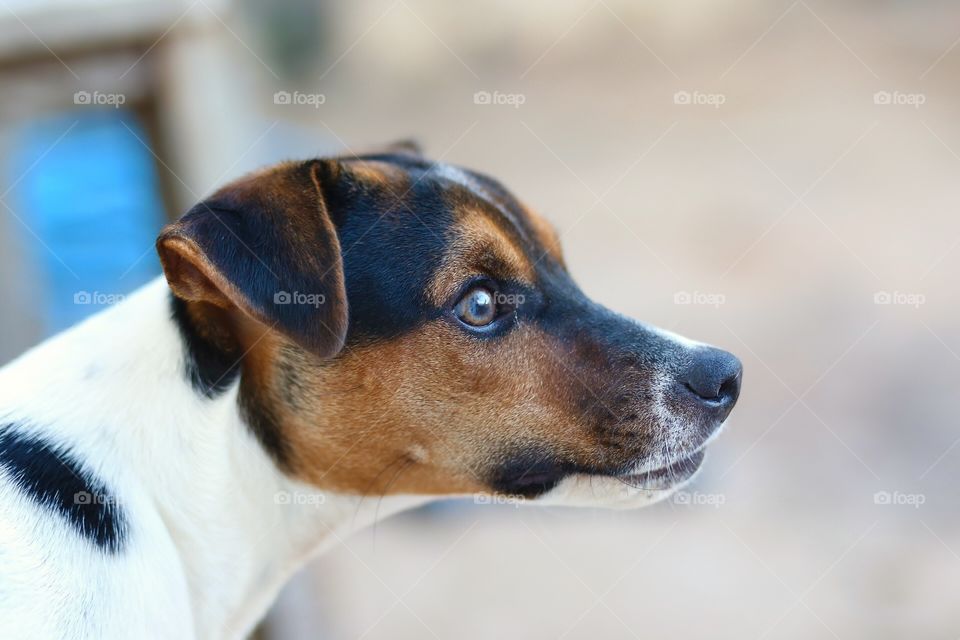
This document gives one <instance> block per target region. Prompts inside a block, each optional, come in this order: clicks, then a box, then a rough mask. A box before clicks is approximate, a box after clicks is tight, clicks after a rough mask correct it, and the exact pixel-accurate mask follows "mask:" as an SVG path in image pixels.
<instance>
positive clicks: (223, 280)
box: [158, 148, 740, 506]
mask: <svg viewBox="0 0 960 640" xmlns="http://www.w3.org/2000/svg"><path fill="white" fill-rule="evenodd" d="M158 247H159V250H160V254H161V259H162V261H163V264H164V269H165V272H166V275H167V278H168V280H169V282H170V284H171V287H172V289H173V291H174V292H175V294H176V295H177V296H178V297H179V298H180V299H182V300H183V301H186V302H185V305H186V306H185V307H184V308H185V313H183V314H182V315H183V318H184V321H186V322H188V323H189V324H190V325H191V327H190V329H189V331H190V333H191V335H192V336H193V339H192V340H191V341H190V342H192V343H195V344H199V345H200V346H201V353H199V354H193V357H194V359H195V360H197V359H200V360H207V361H209V360H210V359H211V358H212V359H213V360H214V361H219V362H220V363H229V362H230V361H232V359H236V360H237V361H239V362H241V364H240V372H239V375H240V391H239V393H240V403H241V405H242V407H243V410H244V413H245V416H246V418H247V420H248V422H249V423H250V425H251V428H252V429H253V431H254V433H255V434H256V435H257V436H258V437H259V439H260V441H261V442H262V443H263V445H264V446H265V447H266V448H267V449H268V451H269V452H270V453H271V455H272V456H273V457H274V459H275V460H276V462H277V464H278V465H279V466H280V467H281V468H282V469H283V470H284V471H285V472H286V473H288V474H290V475H292V476H295V477H297V478H299V479H302V480H304V481H306V482H308V483H312V484H314V485H316V486H318V487H321V488H327V489H331V490H336V491H344V492H353V493H358V494H385V493H418V494H463V493H473V492H497V493H501V494H508V495H514V496H523V497H526V498H540V499H542V500H544V501H554V502H563V503H571V504H572V503H586V504H599V503H607V504H617V505H621V506H624V505H633V504H642V503H644V502H648V501H650V500H652V499H656V498H658V497H662V496H663V495H666V493H667V492H669V490H670V489H672V488H674V487H676V486H678V485H679V484H682V483H683V482H684V481H686V480H688V479H689V478H690V477H691V476H692V475H693V473H694V472H695V471H696V469H697V468H698V466H699V465H700V462H701V460H702V456H703V454H702V448H703V446H704V445H705V443H706V442H707V441H708V440H709V439H710V437H711V436H712V435H713V434H714V433H716V432H717V430H718V429H719V427H720V425H721V424H722V423H723V421H724V420H725V419H726V417H727V415H728V414H729V412H730V410H731V409H732V407H733V405H734V403H735V402H736V400H737V395H738V393H739V385H740V364H739V362H738V361H737V360H736V358H734V357H733V356H731V355H729V354H727V353H725V352H722V351H719V350H717V349H713V348H710V347H707V346H705V345H700V344H697V343H692V342H690V341H686V340H683V339H681V338H678V337H676V336H673V335H671V334H668V333H666V332H662V331H659V330H657V329H654V328H652V327H648V326H644V325H642V324H638V323H636V322H634V321H632V320H629V319H626V318H623V317H620V316H618V315H616V314H614V313H612V312H611V311H609V310H607V309H605V308H603V307H601V306H599V305H597V304H596V303H594V302H592V301H590V300H589V299H588V298H587V297H586V296H585V295H584V294H583V292H581V291H580V289H579V288H578V287H577V285H576V284H575V283H574V281H573V280H572V278H571V277H570V275H569V273H568V272H567V269H566V266H565V265H564V262H563V257H562V254H561V251H560V244H559V240H558V237H557V234H556V233H555V232H554V231H553V229H552V228H551V227H550V226H549V225H548V224H547V223H546V222H545V221H544V220H543V219H542V218H541V217H540V216H538V215H537V214H535V213H534V212H533V211H531V210H530V209H528V208H527V207H525V206H524V205H523V204H521V203H520V202H519V201H518V200H517V199H515V198H514V197H513V196H512V195H510V193H509V192H507V190H506V189H505V188H504V187H503V186H502V185H500V184H499V183H498V182H496V181H494V180H492V179H490V178H488V177H485V176H482V175H479V174H476V173H472V172H469V171H466V170H463V169H458V168H454V167H451V166H448V165H436V164H433V163H431V162H429V161H428V160H425V159H423V158H422V157H421V156H419V154H417V153H415V152H412V151H410V150H407V149H405V148H404V149H391V150H389V151H386V152H384V153H380V154H372V155H367V156H362V157H351V158H346V157H344V158H339V159H326V160H316V161H310V162H305V163H294V164H285V165H281V166H279V167H276V168H273V169H270V170H267V171H264V172H261V173H259V174H256V175H253V176H251V177H248V178H245V179H243V180H241V181H239V182H237V183H234V184H233V185H230V186H228V187H226V188H224V189H222V190H221V191H220V192H218V193H217V194H215V195H214V196H213V197H212V198H210V199H209V200H207V201H206V202H205V203H201V204H200V205H198V206H197V207H195V208H194V209H193V210H192V211H191V212H190V213H188V214H187V215H186V216H185V217H184V218H183V219H181V220H180V221H179V222H177V223H175V224H174V225H171V226H170V227H168V229H167V230H165V232H164V234H163V235H162V236H161V238H160V240H159V242H158ZM180 304H181V306H183V305H184V303H182V302H181V303H180ZM218 359H219V360H218ZM201 364H202V363H201ZM194 365H195V366H196V362H195V363H194ZM224 369H225V371H226V370H227V369H228V367H224ZM206 391H208V392H209V393H213V389H207V390H206Z"/></svg>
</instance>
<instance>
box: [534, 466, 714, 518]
mask: <svg viewBox="0 0 960 640" xmlns="http://www.w3.org/2000/svg"><path fill="white" fill-rule="evenodd" d="M697 473H699V470H698V471H697V472H696V473H694V474H693V475H691V476H689V477H688V478H686V479H684V480H680V481H677V482H676V483H674V484H671V485H670V486H669V487H664V488H643V487H641V486H638V485H636V484H634V483H632V482H631V481H629V480H626V479H624V478H621V477H617V476H599V475H589V474H583V473H578V474H572V475H569V476H567V477H566V478H564V479H563V480H561V481H560V483H559V484H558V485H557V486H556V487H554V488H553V489H551V490H550V491H548V492H547V493H545V494H543V495H542V496H540V497H539V498H537V499H536V500H533V501H531V502H533V503H535V504H540V505H545V506H561V507H602V508H605V509H637V508H639V507H645V506H648V505H651V504H654V503H656V502H660V501H661V500H665V499H666V498H669V497H670V495H671V494H673V493H674V492H676V491H678V490H680V489H682V488H683V487H684V486H686V485H687V484H689V483H690V482H692V481H693V479H694V478H695V477H696V475H697Z"/></svg>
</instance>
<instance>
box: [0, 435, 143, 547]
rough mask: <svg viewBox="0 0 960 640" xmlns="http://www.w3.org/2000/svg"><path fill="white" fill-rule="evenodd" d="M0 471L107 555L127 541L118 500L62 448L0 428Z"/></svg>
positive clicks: (126, 531) (125, 527) (123, 519)
mask: <svg viewBox="0 0 960 640" xmlns="http://www.w3.org/2000/svg"><path fill="white" fill-rule="evenodd" d="M0 468H2V469H3V472H4V475H6V476H8V477H9V478H11V479H12V481H13V483H14V485H15V486H16V487H17V488H18V489H19V490H20V491H22V492H23V493H24V494H25V495H26V496H28V497H29V498H30V499H31V500H33V501H34V502H36V503H37V504H38V505H39V506H41V507H43V508H45V509H49V510H51V511H53V512H54V513H56V514H57V515H58V516H60V517H61V518H63V519H64V520H66V521H67V523H68V524H69V525H70V526H71V527H73V529H74V530H75V531H76V532H77V534H79V535H80V537H82V538H85V539H86V540H89V541H90V542H92V543H93V544H94V545H96V546H97V547H98V548H100V549H101V550H103V551H105V552H107V553H118V552H119V551H120V550H121V549H122V547H123V545H124V542H125V541H126V539H127V533H128V527H127V523H126V518H125V515H124V512H123V509H121V507H120V505H119V504H118V501H117V497H116V496H115V495H113V494H112V493H110V491H109V490H108V489H107V487H106V486H105V485H104V484H103V483H102V482H101V481H100V480H98V479H97V478H96V477H95V476H94V475H93V474H92V473H90V472H89V471H88V470H87V469H85V468H84V467H83V465H81V464H80V462H79V461H77V460H76V459H75V458H74V457H73V456H71V455H70V454H69V453H68V452H67V451H65V450H63V449H62V448H57V447H55V446H54V445H52V444H51V443H49V442H45V441H44V440H42V439H41V438H39V437H37V436H33V435H28V434H24V433H18V432H17V431H15V427H14V425H10V424H6V425H2V426H0Z"/></svg>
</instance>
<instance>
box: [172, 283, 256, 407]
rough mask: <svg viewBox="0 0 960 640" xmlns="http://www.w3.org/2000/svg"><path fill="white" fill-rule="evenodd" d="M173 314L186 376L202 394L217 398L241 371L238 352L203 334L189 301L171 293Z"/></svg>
mask: <svg viewBox="0 0 960 640" xmlns="http://www.w3.org/2000/svg"><path fill="white" fill-rule="evenodd" d="M170 305H171V308H172V310H173V313H172V317H173V321H174V323H175V324H176V325H177V329H179V331H180V337H181V338H182V339H183V349H184V357H185V358H186V375H187V378H189V380H190V383H191V384H192V385H193V388H194V389H196V390H197V391H198V392H199V393H202V394H203V395H205V396H207V397H208V398H214V397H216V396H218V395H219V394H221V393H223V392H224V391H226V390H227V389H228V388H230V385H231V384H233V382H234V381H235V380H236V379H237V376H238V375H239V374H240V361H239V359H238V358H237V355H236V354H235V353H232V352H230V351H229V350H226V349H223V348H221V347H219V346H217V345H216V344H214V343H213V342H212V341H210V340H208V339H207V338H205V337H203V336H202V335H200V333H199V332H198V331H197V328H196V327H195V326H194V325H193V322H191V320H190V317H189V314H188V313H187V303H186V302H184V301H183V300H181V299H180V298H178V297H176V296H174V295H173V294H171V295H170Z"/></svg>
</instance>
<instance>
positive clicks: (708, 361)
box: [680, 347, 743, 419]
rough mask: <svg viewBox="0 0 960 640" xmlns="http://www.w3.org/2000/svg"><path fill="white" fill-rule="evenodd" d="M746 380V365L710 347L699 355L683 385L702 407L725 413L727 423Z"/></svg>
mask: <svg viewBox="0 0 960 640" xmlns="http://www.w3.org/2000/svg"><path fill="white" fill-rule="evenodd" d="M742 376H743V365H741V364H740V361H739V360H738V359H737V358H736V356H734V355H733V354H731V353H727V352H726V351H722V350H721V349H714V348H713V347H707V348H704V349H698V350H697V351H696V352H695V355H694V357H693V361H692V362H691V363H690V365H689V366H688V367H687V369H686V371H685V372H684V373H683V375H682V376H681V377H680V381H681V382H682V383H683V384H684V386H686V388H687V389H688V390H690V391H691V392H692V393H693V395H694V396H696V397H697V399H698V400H699V402H700V403H701V404H702V405H704V406H705V407H707V408H710V409H712V410H718V411H720V412H722V413H723V416H722V418H721V419H723V418H726V416H727V414H729V413H730V410H731V409H732V408H733V405H734V404H735V403H736V402H737V397H739V395H740V379H741V377H742Z"/></svg>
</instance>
